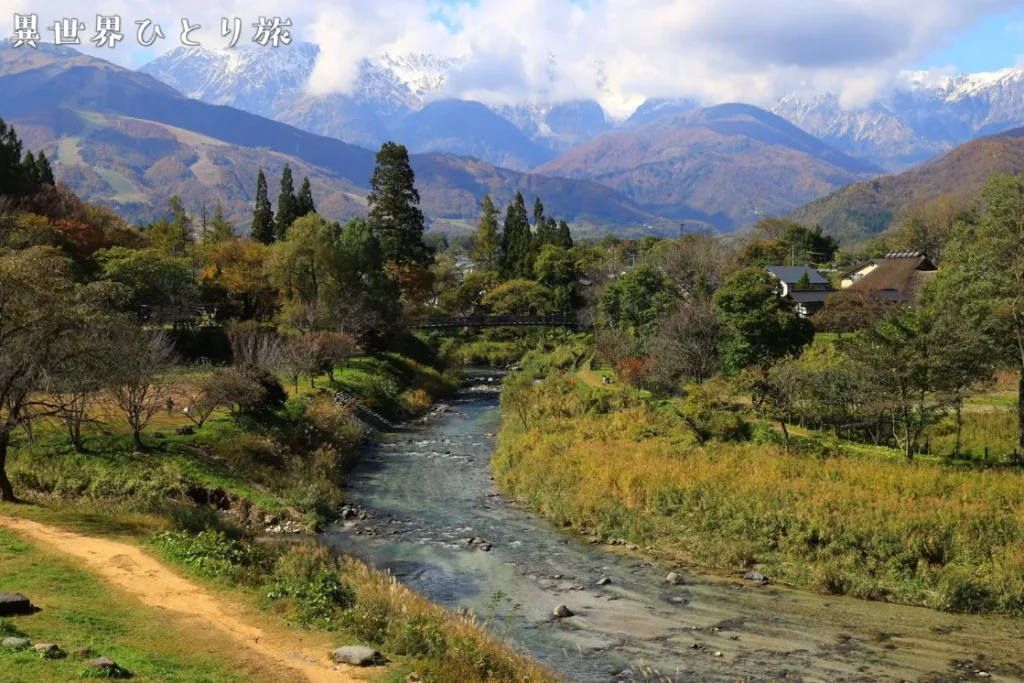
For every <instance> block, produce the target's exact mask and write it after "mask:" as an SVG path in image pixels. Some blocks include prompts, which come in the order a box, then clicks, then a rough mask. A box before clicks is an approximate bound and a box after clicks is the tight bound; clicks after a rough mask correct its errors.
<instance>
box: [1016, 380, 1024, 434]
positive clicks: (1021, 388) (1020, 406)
mask: <svg viewBox="0 0 1024 683" xmlns="http://www.w3.org/2000/svg"><path fill="white" fill-rule="evenodd" d="M1018 370H1019V371H1020V377H1019V378H1018V379H1017V445H1018V447H1019V448H1020V452H1021V453H1024V361H1022V362H1021V367H1020V368H1018Z"/></svg>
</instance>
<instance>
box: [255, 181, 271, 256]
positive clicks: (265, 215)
mask: <svg viewBox="0 0 1024 683" xmlns="http://www.w3.org/2000/svg"><path fill="white" fill-rule="evenodd" d="M252 238H253V239H254V240H256V241H257V242H263V244H270V243H271V242H273V241H274V209H273V207H271V205H270V199H269V198H268V197H267V176H265V175H264V174H263V169H262V168H261V169H260V172H259V175H257V176H256V207H255V208H254V209H253V212H252Z"/></svg>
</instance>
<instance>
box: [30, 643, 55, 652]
mask: <svg viewBox="0 0 1024 683" xmlns="http://www.w3.org/2000/svg"><path fill="white" fill-rule="evenodd" d="M33 649H34V650H35V651H36V652H60V645H57V644H56V643H36V644H35V645H34V646H33Z"/></svg>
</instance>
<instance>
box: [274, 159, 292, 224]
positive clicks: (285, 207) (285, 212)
mask: <svg viewBox="0 0 1024 683" xmlns="http://www.w3.org/2000/svg"><path fill="white" fill-rule="evenodd" d="M297 208H298V199H297V198H296V197H295V182H294V180H293V179H292V167H291V166H289V165H288V164H285V165H284V171H283V172H282V173H281V192H280V193H279V194H278V195H277V217H276V218H275V219H274V236H275V237H276V239H277V241H278V242H284V241H285V240H286V239H287V238H288V228H290V227H292V223H294V222H295V219H296V218H298V212H297Z"/></svg>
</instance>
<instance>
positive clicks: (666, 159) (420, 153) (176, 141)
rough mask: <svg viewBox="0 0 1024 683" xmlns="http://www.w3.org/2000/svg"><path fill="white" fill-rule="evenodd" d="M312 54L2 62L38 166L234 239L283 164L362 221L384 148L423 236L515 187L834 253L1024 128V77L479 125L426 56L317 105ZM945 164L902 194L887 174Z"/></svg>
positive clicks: (16, 53)
mask: <svg viewBox="0 0 1024 683" xmlns="http://www.w3.org/2000/svg"><path fill="white" fill-rule="evenodd" d="M318 55H319V49H318V48H317V47H316V46H313V45H309V44H298V43H296V44H293V45H292V46H289V47H288V48H282V49H260V48H246V49H237V50H225V51H210V50H205V49H202V48H179V49H177V50H174V51H172V52H169V53H167V54H166V55H164V56H162V57H160V58H158V59H157V60H155V61H154V62H152V63H150V64H148V65H147V66H145V67H144V68H142V69H141V70H140V71H138V72H133V71H130V70H127V69H124V68H121V67H118V66H116V65H114V64H111V63H109V62H105V61H103V60H100V59H95V58H92V57H87V56H85V55H83V54H81V53H79V52H77V51H75V50H73V49H70V48H66V47H55V46H52V45H42V44H41V46H40V49H39V50H25V49H13V48H11V47H10V44H9V43H6V44H5V43H0V88H3V91H4V93H5V98H4V100H3V101H2V102H0V116H2V117H4V118H5V119H7V120H9V121H11V122H13V123H14V124H16V125H17V127H18V130H19V133H20V134H21V135H22V136H23V138H24V139H25V141H26V144H27V145H28V146H29V147H31V148H39V147H41V148H43V149H44V150H46V152H47V154H48V155H49V156H50V157H51V158H53V159H54V160H55V162H56V169H57V173H58V176H59V177H60V178H61V179H62V180H64V181H65V182H68V183H70V184H71V185H72V186H73V187H74V188H75V189H76V190H77V191H79V192H80V193H82V194H83V195H84V196H85V197H86V198H87V199H91V200H95V201H100V202H105V203H108V204H110V205H112V206H115V207H116V208H117V210H118V211H120V212H121V213H122V214H123V215H125V216H126V217H128V218H130V219H132V220H148V219H151V218H152V217H154V216H156V215H159V214H160V213H161V212H162V211H163V207H164V206H165V204H166V199H167V198H168V197H169V196H170V195H172V194H177V195H179V196H181V197H183V199H185V201H186V204H187V205H189V204H190V205H192V206H196V207H198V206H199V204H200V203H201V202H204V201H205V202H207V203H210V204H212V203H214V202H216V201H221V202H223V203H224V205H225V208H226V209H227V211H228V214H229V217H230V218H231V219H232V220H233V221H234V222H235V223H236V224H238V225H240V226H242V225H246V224H247V223H248V221H249V218H250V216H251V206H252V199H253V194H254V190H255V176H256V171H257V170H258V169H259V168H263V169H265V170H266V172H267V173H268V176H269V178H270V184H271V198H272V199H273V198H275V197H276V177H277V176H278V175H279V174H280V171H281V169H283V167H284V165H285V164H286V163H287V164H290V165H291V166H292V168H293V170H294V171H295V173H296V175H297V176H298V177H300V178H301V177H303V176H308V177H309V178H310V180H311V182H312V183H313V188H314V191H315V194H316V196H317V197H318V206H319V208H320V209H321V210H322V211H323V212H324V213H326V214H328V215H330V216H332V217H337V218H346V217H349V216H352V215H357V214H360V213H363V212H365V197H366V194H367V192H368V184H369V182H368V181H369V177H370V175H371V173H372V168H373V164H374V153H373V151H372V150H373V149H375V148H376V147H377V146H378V145H379V144H380V143H381V142H382V141H386V140H396V141H398V142H401V143H403V144H405V145H406V146H407V147H409V149H410V151H411V152H412V153H413V155H412V163H413V168H414V169H415V171H416V174H417V186H418V188H419V189H420V193H421V196H422V198H423V208H424V211H425V213H426V214H427V216H428V220H430V222H431V224H432V226H433V227H434V228H440V229H467V228H469V227H470V226H471V225H472V224H473V222H474V221H475V219H476V216H477V215H478V210H479V209H478V202H479V201H480V199H481V198H482V196H483V194H484V193H490V194H491V195H492V198H494V200H495V201H496V203H498V204H499V206H500V205H502V204H504V203H505V202H507V201H509V199H511V197H512V195H514V193H515V192H516V191H517V190H518V191H522V192H523V193H524V194H526V195H528V196H529V197H532V196H534V195H539V196H541V197H542V198H543V200H544V202H545V205H546V206H547V208H548V209H549V212H550V213H553V214H555V215H558V216H560V217H564V218H566V219H568V220H569V221H571V222H572V223H573V224H574V229H576V230H591V231H601V232H603V231H615V232H620V233H622V232H629V233H633V234H637V233H639V234H649V233H652V232H654V233H661V234H674V232H675V231H676V230H677V229H678V227H679V225H680V223H697V224H705V225H708V226H710V227H713V228H715V229H718V230H725V231H728V230H735V229H738V228H743V227H746V226H748V225H750V224H752V223H753V222H755V221H756V220H757V219H758V218H760V217H762V216H766V215H781V214H786V213H790V212H794V213H793V214H792V215H794V216H799V217H802V218H803V219H804V220H806V221H809V222H820V223H821V224H822V225H823V227H825V229H826V230H827V231H830V232H833V233H835V234H840V235H846V236H850V235H863V234H867V233H871V232H874V231H877V230H879V229H882V228H884V227H885V226H884V225H883V223H885V222H886V221H890V222H891V219H892V216H893V215H895V211H896V210H897V209H898V208H899V205H900V203H901V202H903V201H905V200H908V201H909V200H914V199H916V198H920V197H922V196H923V195H927V194H928V193H932V194H934V193H937V192H940V191H949V190H948V189H944V188H945V187H946V185H948V184H949V183H953V184H955V183H956V182H957V179H956V178H955V177H953V176H950V175H949V174H943V173H938V174H937V175H934V172H932V171H929V169H930V168H932V167H933V166H935V165H936V164H938V167H939V168H942V163H943V162H942V159H944V158H947V157H948V158H956V157H957V155H958V154H959V153H960V148H957V149H953V147H954V146H955V145H956V144H958V143H959V142H961V141H963V140H970V139H972V138H975V137H977V136H979V135H984V134H986V133H991V132H993V131H999V130H1002V129H1003V128H1006V127H1009V126H1013V125H1015V124H1016V123H1018V122H1019V121H1018V115H1019V114H1020V119H1022V120H1024V113H1021V110H1022V109H1024V105H1022V103H1021V100H1022V98H1021V97H1020V96H1018V95H1016V93H1018V92H1019V89H1020V87H1021V83H1024V77H1022V73H1024V72H1018V71H1014V70H1008V71H1006V72H1000V73H999V74H990V75H975V76H970V77H967V76H965V77H956V78H945V79H937V80H929V79H927V78H925V77H924V75H921V74H918V75H905V76H904V79H905V83H904V84H903V86H901V89H898V90H897V91H894V92H895V94H894V95H893V96H892V97H890V98H889V99H888V100H886V101H884V102H883V101H881V100H880V101H878V102H875V103H873V104H871V105H869V106H867V107H866V108H862V109H860V110H856V109H844V108H842V107H840V106H839V101H838V99H837V98H836V97H835V96H834V95H829V94H825V95H821V96H814V97H812V98H809V99H808V98H804V99H801V98H800V97H797V96H796V95H792V96H788V97H786V98H783V99H782V100H780V101H778V102H776V103H775V104H774V105H773V106H772V107H771V109H773V110H774V111H769V110H768V109H763V108H759V107H756V106H753V105H749V104H738V103H732V104H723V105H715V106H710V107H703V106H702V105H701V103H700V102H698V101H696V100H693V99H651V100H648V101H646V102H644V103H643V104H641V105H640V106H639V107H638V108H636V110H635V111H633V113H632V114H631V115H630V116H628V117H626V118H619V119H613V118H612V117H610V116H609V115H607V114H606V113H605V111H604V109H603V108H602V107H601V105H600V104H599V103H598V102H597V101H596V100H578V101H573V102H563V103H558V104H551V103H549V102H546V101H545V100H544V98H543V97H541V98H540V99H539V100H537V101H534V102H530V103H522V104H519V105H510V104H506V105H501V106H487V105H485V104H482V103H479V102H472V101H466V100H459V99H455V98H452V97H449V96H448V95H449V92H448V88H447V86H446V83H448V80H449V78H450V77H451V74H453V73H455V71H456V70H457V69H458V68H459V63H458V61H457V60H446V59H439V58H434V57H430V56H424V55H406V56H403V57H396V56H391V55H382V56H381V57H380V58H379V59H376V60H372V61H371V60H364V61H363V63H362V64H361V66H360V71H359V77H358V81H357V84H356V87H355V88H354V89H353V90H352V91H351V92H349V93H348V94H328V95H318V94H314V93H312V92H310V91H308V90H307V87H306V85H307V82H308V81H309V78H310V75H311V74H312V73H313V69H314V67H315V64H316V60H317V58H318ZM552 68H554V65H553V66H552ZM600 69H601V67H600V65H595V85H598V86H600V85H601V84H602V82H603V81H602V75H601V71H600ZM783 115H784V116H783ZM1006 139H1016V138H1015V137H1013V135H1012V134H1011V135H1010V136H1008V137H1006ZM988 144H992V143H988ZM998 144H1001V145H1002V147H1000V151H999V153H998V154H994V155H993V156H990V157H983V156H982V157H979V156H977V155H975V154H973V153H971V152H969V151H968V152H966V153H964V154H966V155H967V156H968V157H969V158H970V159H972V161H971V162H970V163H969V164H968V165H969V166H970V168H971V169H972V171H971V173H972V175H971V176H970V177H971V178H975V177H979V178H980V177H982V176H983V175H984V171H985V169H989V168H992V169H995V170H1003V169H1004V168H1013V167H1014V164H1016V163H1017V162H1016V161H1013V160H1014V159H1016V158H1017V156H1019V154H1020V152H1021V150H1019V149H1017V147H1015V146H1013V145H1008V144H1007V143H1005V142H1004V143H998ZM967 147H968V148H970V145H968V146H967ZM950 149H953V151H952V152H947V151H948V150H950ZM851 152H853V153H851ZM943 153H946V155H945V157H941V154H943ZM935 154H940V159H938V160H936V161H934V162H930V163H929V164H925V165H922V166H920V167H918V168H915V169H913V170H912V171H910V172H909V173H910V175H909V176H908V175H906V174H903V175H896V176H885V175H884V173H885V172H886V170H889V169H892V168H902V167H903V166H905V165H906V164H909V163H912V162H914V161H917V160H918V159H919V158H924V157H930V156H934V155H935ZM1015 155H1017V156H1015ZM992 159H995V161H992ZM929 173H933V175H929ZM915 174H918V175H915ZM920 174H924V175H923V176H921V177H925V178H933V179H938V180H926V181H923V182H921V183H918V184H919V185H920V189H919V190H914V191H910V192H904V191H890V189H889V188H891V187H904V186H905V185H906V183H907V181H905V180H900V181H895V180H893V179H894V178H897V179H898V178H901V177H903V178H906V177H918V176H919V175H920ZM864 181H868V182H867V184H864ZM972 182H973V181H972ZM893 183H896V184H895V185H893ZM914 184H915V183H911V185H914ZM968 184H970V183H968ZM915 186H916V185H915ZM940 186H941V187H940ZM972 186H973V185H972ZM863 188H876V189H877V188H882V189H881V190H879V192H880V194H879V196H880V197H881V199H878V200H877V201H876V200H871V199H867V200H865V201H867V202H868V203H869V204H870V203H871V202H872V201H875V204H876V205H877V206H878V207H882V208H881V209H879V210H877V211H874V210H865V209H864V208H863V207H862V206H861V202H860V200H861V199H863V198H865V197H868V195H871V193H872V191H866V190H864V189H863ZM851 196H852V197H854V198H856V199H857V201H852V200H850V197H851ZM820 198H824V199H820ZM808 202H811V204H809V205H807V206H803V205H805V204H807V203H808ZM880 226H881V227H880Z"/></svg>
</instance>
